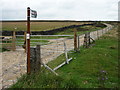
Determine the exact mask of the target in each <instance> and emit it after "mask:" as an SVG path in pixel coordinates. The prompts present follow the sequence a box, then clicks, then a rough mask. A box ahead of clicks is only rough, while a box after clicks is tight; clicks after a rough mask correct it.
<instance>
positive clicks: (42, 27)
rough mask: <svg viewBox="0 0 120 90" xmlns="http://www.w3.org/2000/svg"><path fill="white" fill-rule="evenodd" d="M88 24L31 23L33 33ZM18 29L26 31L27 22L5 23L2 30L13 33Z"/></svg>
mask: <svg viewBox="0 0 120 90" xmlns="http://www.w3.org/2000/svg"><path fill="white" fill-rule="evenodd" d="M84 23H86V22H31V31H46V30H51V29H56V28H61V27H64V26H70V25H81V24H84ZM15 27H17V31H26V22H3V23H2V30H8V31H10V30H11V31H13V30H15Z"/></svg>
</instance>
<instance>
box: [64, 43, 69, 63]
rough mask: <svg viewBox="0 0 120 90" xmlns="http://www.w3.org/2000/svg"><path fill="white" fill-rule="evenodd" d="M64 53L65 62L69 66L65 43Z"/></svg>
mask: <svg viewBox="0 0 120 90" xmlns="http://www.w3.org/2000/svg"><path fill="white" fill-rule="evenodd" d="M64 52H65V58H66V62H67V64H69V62H68V54H67V48H66V43H65V42H64Z"/></svg>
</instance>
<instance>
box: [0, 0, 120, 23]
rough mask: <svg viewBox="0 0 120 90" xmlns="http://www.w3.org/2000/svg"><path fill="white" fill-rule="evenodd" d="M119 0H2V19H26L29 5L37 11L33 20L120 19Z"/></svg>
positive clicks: (0, 1)
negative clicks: (119, 16) (119, 13)
mask: <svg viewBox="0 0 120 90" xmlns="http://www.w3.org/2000/svg"><path fill="white" fill-rule="evenodd" d="M118 2H119V0H0V6H1V8H0V20H26V18H27V7H30V8H31V9H32V10H36V11H37V14H38V15H37V18H31V20H77V21H87V20H92V21H94V20H97V21H99V20H101V21H118Z"/></svg>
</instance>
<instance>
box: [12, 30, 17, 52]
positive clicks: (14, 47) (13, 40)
mask: <svg viewBox="0 0 120 90" xmlns="http://www.w3.org/2000/svg"><path fill="white" fill-rule="evenodd" d="M15 40H16V35H15V31H13V38H12V44H13V47H12V50H13V51H15V50H16V45H15Z"/></svg>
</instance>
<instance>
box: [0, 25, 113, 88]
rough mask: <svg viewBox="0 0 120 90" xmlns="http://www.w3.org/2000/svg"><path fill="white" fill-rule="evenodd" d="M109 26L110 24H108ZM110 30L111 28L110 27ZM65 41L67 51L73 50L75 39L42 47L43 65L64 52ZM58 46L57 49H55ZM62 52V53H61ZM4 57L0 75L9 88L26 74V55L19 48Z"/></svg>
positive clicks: (82, 39)
mask: <svg viewBox="0 0 120 90" xmlns="http://www.w3.org/2000/svg"><path fill="white" fill-rule="evenodd" d="M107 25H108V24H107ZM108 28H111V26H110V25H108ZM105 30H106V31H107V28H106V29H104V31H102V30H99V31H98V32H97V31H94V32H92V33H91V37H92V38H93V39H97V35H98V36H101V35H102V33H105ZM98 33H99V34H98ZM63 41H65V43H66V46H67V50H68V49H69V50H72V49H73V48H74V47H73V46H74V42H73V41H74V40H73V39H66V40H59V41H57V42H56V41H51V42H55V43H52V44H49V45H46V46H42V50H41V52H42V61H43V63H48V62H49V61H51V60H53V59H54V58H56V57H57V56H59V55H60V54H62V53H63V52H64V43H63ZM83 42H84V35H81V36H80V46H81V45H83ZM55 46H57V47H55ZM59 51H60V52H59ZM0 56H2V61H1V62H2V73H0V80H1V81H2V83H0V84H2V87H3V88H7V87H9V86H10V85H12V84H13V83H15V82H16V81H17V78H18V77H20V76H21V75H22V74H24V73H26V61H27V60H26V58H27V57H26V54H25V52H24V49H22V48H19V47H17V50H16V51H7V52H3V53H0Z"/></svg>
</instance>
